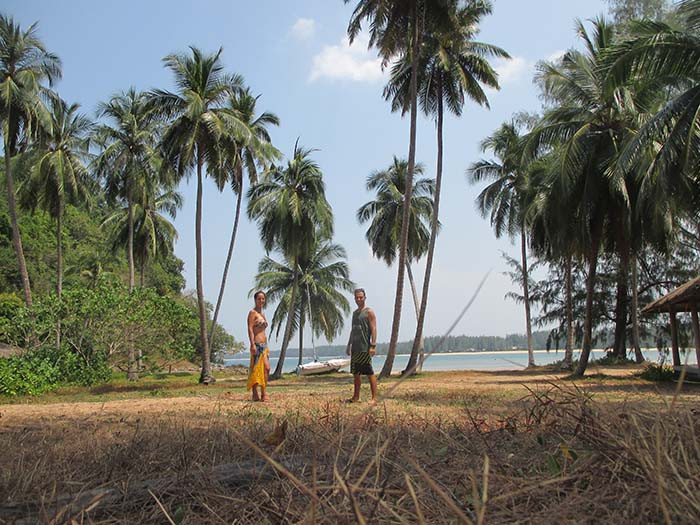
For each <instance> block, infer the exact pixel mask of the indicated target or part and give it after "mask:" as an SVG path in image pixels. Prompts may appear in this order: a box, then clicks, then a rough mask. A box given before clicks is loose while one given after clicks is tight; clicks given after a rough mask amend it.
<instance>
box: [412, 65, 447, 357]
mask: <svg viewBox="0 0 700 525" xmlns="http://www.w3.org/2000/svg"><path fill="white" fill-rule="evenodd" d="M437 101H438V108H437V168H436V172H435V197H434V199H433V216H432V217H431V218H430V242H429V244H428V255H427V258H426V263H425V276H424V277H423V293H422V297H421V302H420V313H419V314H418V323H417V325H416V335H415V337H414V339H413V348H412V349H411V357H410V358H409V360H408V364H407V365H406V371H408V370H411V369H412V368H413V367H414V366H415V363H416V358H417V356H418V349H417V348H416V347H417V344H416V342H417V343H418V344H419V345H420V348H421V361H420V362H421V367H422V365H423V356H422V349H423V325H424V324H425V313H426V311H427V309H428V290H429V288H430V276H431V274H432V269H433V255H434V253H435V240H436V239H437V230H438V223H439V213H440V190H441V189H442V156H443V153H442V151H443V144H442V128H443V114H444V110H443V106H442V77H440V76H438V79H437Z"/></svg>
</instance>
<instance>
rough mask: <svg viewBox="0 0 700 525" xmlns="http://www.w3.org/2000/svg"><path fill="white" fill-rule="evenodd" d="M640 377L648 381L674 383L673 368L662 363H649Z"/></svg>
mask: <svg viewBox="0 0 700 525" xmlns="http://www.w3.org/2000/svg"><path fill="white" fill-rule="evenodd" d="M639 376H640V377H641V378H643V379H646V380H648V381H657V382H662V381H673V378H674V371H673V367H672V366H669V365H666V364H662V363H649V364H648V365H646V366H645V367H644V370H642V373H641V374H639Z"/></svg>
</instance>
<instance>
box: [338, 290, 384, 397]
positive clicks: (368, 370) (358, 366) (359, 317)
mask: <svg viewBox="0 0 700 525" xmlns="http://www.w3.org/2000/svg"><path fill="white" fill-rule="evenodd" d="M366 299H367V297H366V296H365V291H364V290H363V289H362V288H358V289H357V290H355V304H356V305H357V310H355V311H354V312H353V313H352V330H351V331H350V339H349V341H348V346H347V348H346V350H345V352H346V353H347V354H348V355H349V356H350V372H352V375H353V382H354V386H355V390H354V392H353V395H352V398H351V399H348V402H349V403H357V402H358V401H359V400H360V385H361V384H362V376H369V387H370V390H371V391H372V402H373V403H374V402H375V401H376V400H377V378H376V377H375V375H374V370H373V369H372V357H373V356H374V353H375V351H376V348H377V318H376V317H375V315H374V310H372V309H371V308H370V307H369V306H365V300H366Z"/></svg>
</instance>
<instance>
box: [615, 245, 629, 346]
mask: <svg viewBox="0 0 700 525" xmlns="http://www.w3.org/2000/svg"><path fill="white" fill-rule="evenodd" d="M628 273H629V250H628V249H627V247H626V246H625V243H624V242H622V243H620V265H619V269H618V273H617V291H616V294H615V295H616V303H617V304H616V305H615V340H614V342H613V355H615V356H616V357H618V358H620V359H624V358H625V357H627V344H626V339H627V338H626V332H627V275H628Z"/></svg>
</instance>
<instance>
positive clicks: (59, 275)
mask: <svg viewBox="0 0 700 525" xmlns="http://www.w3.org/2000/svg"><path fill="white" fill-rule="evenodd" d="M62 230H63V197H62V196H59V197H58V214H57V216H56V299H57V301H58V314H57V315H56V351H60V350H61V315H62V312H61V295H62V294H63V243H62V242H61V241H62V235H61V233H62Z"/></svg>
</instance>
